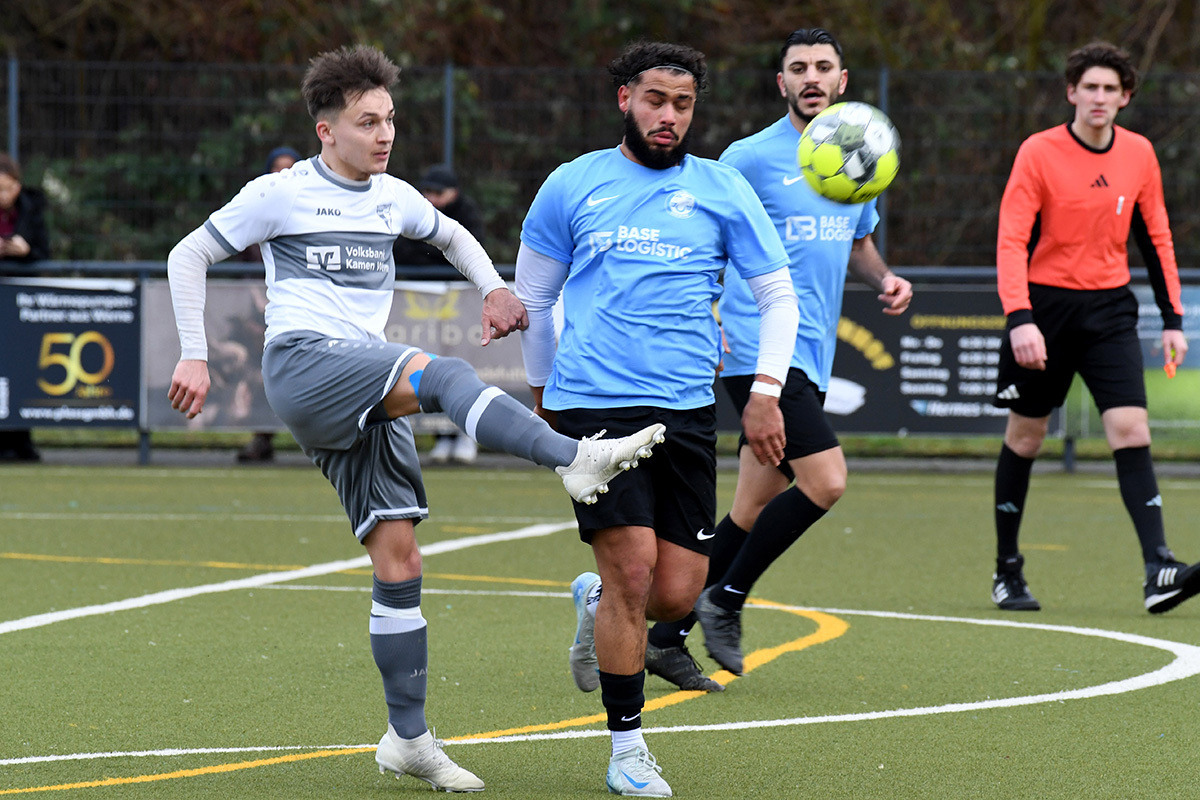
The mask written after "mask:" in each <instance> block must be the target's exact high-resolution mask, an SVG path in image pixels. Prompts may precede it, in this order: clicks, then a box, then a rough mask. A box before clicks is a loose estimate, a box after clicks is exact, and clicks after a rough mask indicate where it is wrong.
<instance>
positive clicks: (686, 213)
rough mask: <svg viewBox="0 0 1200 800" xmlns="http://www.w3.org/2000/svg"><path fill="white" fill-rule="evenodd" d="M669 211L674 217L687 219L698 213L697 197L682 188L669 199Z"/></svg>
mask: <svg viewBox="0 0 1200 800" xmlns="http://www.w3.org/2000/svg"><path fill="white" fill-rule="evenodd" d="M667 213H668V214H670V215H671V216H672V217H678V218H679V219H687V218H688V217H690V216H692V215H694V214H695V213H696V198H695V197H693V196H692V195H691V194H689V193H688V192H685V191H683V190H680V191H678V192H676V193H675V194H673V195H671V197H670V198H669V199H668V200H667Z"/></svg>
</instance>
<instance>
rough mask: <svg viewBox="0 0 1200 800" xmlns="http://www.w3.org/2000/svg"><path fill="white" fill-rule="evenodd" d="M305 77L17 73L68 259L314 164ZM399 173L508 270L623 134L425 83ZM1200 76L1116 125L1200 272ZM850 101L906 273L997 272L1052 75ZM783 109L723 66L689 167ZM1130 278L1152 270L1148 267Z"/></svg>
mask: <svg viewBox="0 0 1200 800" xmlns="http://www.w3.org/2000/svg"><path fill="white" fill-rule="evenodd" d="M300 74H301V73H300V68H295V67H276V66H263V65H236V66H231V65H211V64H201V65H176V64H145V63H137V64H128V63H125V64H113V63H77V62H70V63H67V62H43V61H16V60H11V61H10V62H9V63H8V69H7V70H6V71H5V75H6V78H5V80H3V81H0V103H2V105H0V107H3V108H4V109H6V117H7V124H6V125H4V126H3V129H2V130H0V143H2V145H3V147H4V148H5V149H7V150H8V151H9V152H11V153H13V154H14V155H17V156H18V157H19V158H20V159H21V160H22V162H23V164H24V167H25V169H26V173H27V181H28V182H30V183H33V184H38V183H40V184H41V185H42V186H43V187H44V188H45V189H46V190H47V191H48V193H49V195H50V197H51V200H52V206H51V214H50V222H51V226H52V228H53V230H54V248H55V249H54V257H55V258H60V259H101V260H114V259H116V260H121V259H161V258H163V257H165V255H166V253H167V252H168V250H169V249H170V247H171V246H172V245H173V244H174V243H175V242H176V241H177V240H178V239H179V238H180V237H181V236H182V235H183V234H185V233H187V232H188V231H189V230H191V229H192V228H194V227H196V226H197V225H199V224H200V223H201V222H203V220H204V219H205V218H206V217H207V215H208V214H209V213H210V212H211V211H212V210H214V209H215V208H217V207H218V206H220V205H221V204H223V203H224V202H225V201H226V200H227V199H228V198H230V197H231V196H232V195H233V194H234V193H235V192H236V191H237V190H238V189H239V188H240V187H241V185H242V184H243V183H245V181H246V180H248V179H249V178H251V177H253V176H254V175H256V174H258V173H260V172H262V171H263V169H264V164H263V161H264V159H265V155H266V153H267V151H269V150H270V149H271V148H273V147H275V146H277V145H280V144H287V145H291V146H293V147H296V148H297V149H299V150H300V151H301V152H305V153H311V152H315V151H316V148H317V142H316V138H315V135H314V134H313V132H312V125H311V123H310V122H309V120H308V118H307V114H306V112H305V110H304V107H303V102H302V101H301V99H300V94H299V89H298V86H299V82H300ZM396 96H397V145H396V147H395V150H394V154H393V158H392V163H391V167H390V171H391V172H392V173H393V174H395V175H398V176H400V177H403V178H406V179H409V180H414V179H415V178H416V176H417V175H418V174H419V173H420V171H421V170H422V169H423V168H424V167H425V166H427V165H429V164H432V163H436V162H439V161H450V162H452V163H453V164H454V166H455V167H456V169H457V170H458V171H459V173H460V175H461V177H462V180H463V183H464V187H465V189H466V191H467V192H468V193H469V194H471V195H473V196H474V197H475V198H476V199H477V200H478V201H479V202H480V204H481V206H482V207H483V208H484V211H485V214H486V216H487V221H488V236H487V241H486V244H487V246H488V249H489V250H490V251H491V252H492V254H493V256H494V258H495V259H496V260H497V261H501V262H507V261H512V260H513V258H514V256H515V252H516V246H517V242H518V233H519V230H520V225H521V220H522V219H523V217H524V214H525V211H526V209H527V208H528V206H529V203H530V201H531V200H532V198H533V196H534V194H535V193H536V191H537V189H538V187H539V186H540V185H541V183H542V181H543V180H544V179H545V177H546V175H548V174H549V172H550V171H551V170H553V169H554V168H555V167H556V166H558V164H560V163H562V162H563V161H566V160H570V159H572V158H574V157H575V156H577V155H579V154H581V153H584V152H586V151H589V150H594V149H598V148H605V147H611V146H613V145H615V144H616V142H617V141H618V139H619V137H620V135H621V127H620V125H621V123H620V118H619V115H618V113H617V111H616V107H615V96H614V91H613V89H612V87H611V85H610V84H609V82H608V78H607V75H606V74H605V73H604V72H603V71H601V70H566V69H537V68H487V69H483V68H472V69H464V68H451V67H445V68H421V67H418V68H410V69H406V70H405V71H404V73H403V75H402V77H401V85H400V87H399V90H398V91H397V93H396ZM1198 96H1200V73H1186V74H1151V75H1149V76H1148V77H1147V79H1146V82H1145V85H1144V87H1143V89H1142V90H1141V92H1140V93H1139V95H1138V97H1137V98H1136V99H1135V100H1134V102H1133V103H1132V104H1131V105H1130V107H1129V108H1128V109H1127V110H1126V111H1124V112H1123V113H1122V116H1121V118H1120V122H1121V123H1122V124H1123V125H1125V126H1126V127H1129V128H1131V129H1133V130H1136V131H1139V132H1141V133H1144V134H1145V135H1147V136H1148V137H1150V139H1151V140H1152V141H1154V142H1155V144H1156V147H1157V150H1158V154H1159V159H1160V161H1161V163H1162V167H1163V179H1164V185H1165V190H1166V196H1167V206H1168V210H1169V212H1170V214H1171V218H1172V227H1173V231H1174V235H1175V243H1176V250H1177V254H1178V257H1179V261H1180V263H1181V265H1185V266H1188V265H1194V264H1197V263H1200V258H1198V256H1200V202H1198V201H1200V133H1198V132H1197V131H1198V130H1200V125H1198V124H1197V123H1200V103H1198V102H1197V98H1198ZM848 97H849V98H851V99H859V100H865V101H867V102H871V103H874V104H876V105H879V106H881V107H883V108H884V109H885V110H886V111H887V112H888V113H889V114H890V116H891V117H892V119H893V120H894V121H895V123H896V125H897V127H898V128H899V130H900V132H901V136H902V138H903V142H904V144H903V156H902V165H901V173H900V177H899V178H898V179H897V181H896V184H895V185H894V186H893V188H892V189H890V190H889V191H888V192H887V193H886V194H885V195H884V203H885V207H884V209H882V210H883V211H884V226H883V227H882V228H881V229H880V238H881V239H883V240H884V243H885V248H886V252H887V256H888V258H889V260H890V261H891V262H892V263H893V264H896V265H933V266H937V265H964V266H972V265H974V266H979V265H991V264H992V263H993V259H994V251H995V239H996V213H997V209H998V206H999V201H1000V196H1001V193H1002V191H1003V187H1004V182H1005V180H1006V179H1007V176H1008V171H1009V168H1010V166H1011V164H1012V159H1013V157H1014V155H1015V153H1016V150H1017V147H1018V145H1019V144H1020V142H1021V141H1022V140H1023V139H1024V138H1025V137H1026V136H1028V135H1029V134H1031V133H1033V132H1035V131H1037V130H1040V129H1042V128H1046V127H1049V126H1051V125H1054V124H1056V123H1059V122H1063V121H1065V120H1066V119H1068V117H1069V114H1070V107H1069V106H1068V105H1067V103H1066V101H1065V99H1064V92H1063V86H1062V79H1061V77H1060V76H1058V75H1055V74H1048V73H1021V72H994V73H963V72H901V73H896V72H888V71H879V70H867V69H861V70H854V71H853V73H852V75H851V81H850V91H849V93H848ZM783 111H784V108H783V104H782V101H781V100H780V97H779V94H778V92H777V90H776V89H775V80H774V75H773V73H771V72H767V71H757V70H755V71H751V70H715V71H714V72H713V74H712V75H711V90H710V93H709V96H708V97H707V98H705V100H704V103H703V105H702V107H701V108H700V110H699V112H698V116H697V122H696V131H695V135H694V140H695V144H694V145H693V148H692V149H693V152H695V153H697V154H698V155H702V156H708V157H713V158H715V157H716V156H717V155H719V154H720V152H721V151H722V150H723V149H724V147H725V146H726V145H728V144H729V143H730V142H731V141H733V140H735V139H737V138H740V137H742V136H746V135H748V134H750V133H753V132H754V131H756V130H758V129H760V128H762V127H763V126H765V125H766V124H768V123H770V122H771V121H773V120H774V119H777V118H778V117H779V116H780V115H781V114H782V113H783ZM1134 263H1135V264H1137V263H1139V261H1138V258H1137V256H1136V255H1135V256H1134Z"/></svg>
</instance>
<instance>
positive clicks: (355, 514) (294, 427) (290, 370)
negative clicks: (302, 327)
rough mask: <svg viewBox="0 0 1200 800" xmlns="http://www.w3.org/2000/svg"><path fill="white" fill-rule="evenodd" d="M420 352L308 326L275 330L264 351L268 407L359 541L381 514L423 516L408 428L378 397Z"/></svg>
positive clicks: (420, 486)
mask: <svg viewBox="0 0 1200 800" xmlns="http://www.w3.org/2000/svg"><path fill="white" fill-rule="evenodd" d="M421 352H422V351H421V350H420V349H419V348H416V347H410V346H408V345H403V344H397V343H394V342H373V341H356V340H347V339H330V338H328V337H325V336H320V335H318V334H315V333H309V332H293V333H288V334H283V335H281V336H277V337H275V338H273V339H272V340H271V341H270V342H268V343H267V346H266V349H265V350H264V352H263V362H262V364H263V387H264V389H265V390H266V394H267V400H268V401H269V402H270V403H271V409H272V410H273V411H274V412H275V414H276V416H278V417H279V418H280V419H281V420H283V422H284V424H286V425H287V426H288V429H289V430H290V431H291V432H292V435H293V436H294V437H295V438H296V441H297V442H298V443H299V444H300V446H301V447H302V448H304V452H305V453H306V454H307V455H308V457H309V458H311V459H312V460H313V463H315V464H316V465H317V466H318V467H320V468H321V472H322V473H323V474H324V475H325V477H326V478H328V479H329V482H330V483H332V484H333V487H334V489H336V490H337V493H338V497H339V498H340V499H341V501H342V507H343V508H344V509H345V510H346V514H347V516H349V518H350V525H351V527H352V528H353V530H354V535H355V536H356V537H358V539H359V541H361V540H362V539H363V537H365V536H366V535H367V534H368V533H370V532H371V530H372V529H373V528H374V527H375V523H376V522H378V521H380V520H386V519H413V520H416V521H418V522H419V521H420V520H422V519H424V518H425V517H427V516H429V509H428V505H427V503H426V500H425V486H424V484H423V483H422V482H421V468H420V462H419V461H418V459H417V448H416V443H415V442H414V441H413V434H412V428H411V427H410V426H409V424H408V421H407V420H405V419H403V418H401V419H395V420H389V419H388V418H387V415H386V414H385V413H384V412H383V398H384V396H385V395H387V393H388V392H389V391H391V388H392V387H393V386H394V385H395V384H396V381H397V380H398V379H399V377H400V372H401V370H403V368H404V365H405V364H406V363H408V360H409V359H411V358H412V357H413V356H415V355H418V354H420V353H421Z"/></svg>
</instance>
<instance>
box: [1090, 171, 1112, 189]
mask: <svg viewBox="0 0 1200 800" xmlns="http://www.w3.org/2000/svg"><path fill="white" fill-rule="evenodd" d="M1107 187H1108V181H1106V180H1105V179H1104V173H1100V177H1099V178H1096V180H1094V181H1092V188H1093V189H1104V188H1107Z"/></svg>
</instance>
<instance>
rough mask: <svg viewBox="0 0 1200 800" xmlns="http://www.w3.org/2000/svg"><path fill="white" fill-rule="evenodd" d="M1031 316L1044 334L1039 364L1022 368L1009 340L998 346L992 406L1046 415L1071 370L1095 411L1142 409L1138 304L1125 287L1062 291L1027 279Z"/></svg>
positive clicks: (1063, 392) (1065, 388) (1062, 395)
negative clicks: (1042, 359)
mask: <svg viewBox="0 0 1200 800" xmlns="http://www.w3.org/2000/svg"><path fill="white" fill-rule="evenodd" d="M1029 300H1030V304H1031V305H1032V306H1033V319H1034V322H1035V323H1037V326H1038V328H1039V329H1040V330H1041V332H1042V336H1043V337H1045V339H1046V369H1045V370H1044V371H1043V370H1034V369H1025V368H1024V367H1022V366H1020V365H1019V364H1017V362H1016V359H1015V358H1014V357H1013V352H1012V342H1011V341H1010V340H1009V337H1008V336H1005V337H1004V340H1003V342H1002V343H1001V345H1000V367H999V371H998V375H997V379H996V399H995V401H994V402H995V404H996V406H997V407H999V408H1008V409H1011V410H1013V411H1015V412H1017V413H1018V414H1020V415H1021V416H1025V417H1034V418H1041V417H1045V416H1048V415H1049V414H1050V412H1051V411H1053V410H1054V409H1056V408H1058V407H1059V406H1061V405H1062V404H1063V401H1064V400H1066V397H1067V392H1068V391H1069V390H1070V388H1071V381H1072V379H1074V377H1075V374H1076V373H1078V374H1079V376H1080V377H1082V378H1083V382H1084V383H1085V384H1087V388H1088V391H1090V392H1091V393H1092V398H1093V399H1094V400H1095V401H1096V407H1097V408H1098V409H1099V410H1100V411H1101V413H1103V412H1105V411H1107V410H1108V409H1110V408H1119V407H1122V406H1137V407H1139V408H1145V407H1146V374H1145V372H1144V367H1143V364H1142V345H1141V342H1139V341H1138V333H1137V323H1138V302H1137V298H1136V297H1134V295H1133V292H1132V291H1130V290H1129V287H1128V286H1121V287H1119V288H1116V289H1097V290H1081V289H1062V288H1059V287H1057V286H1041V285H1038V284H1032V283H1031V284H1030V285H1029Z"/></svg>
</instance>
